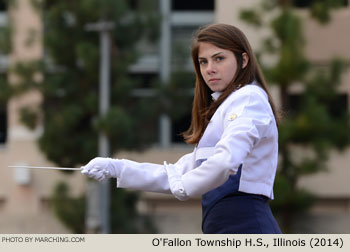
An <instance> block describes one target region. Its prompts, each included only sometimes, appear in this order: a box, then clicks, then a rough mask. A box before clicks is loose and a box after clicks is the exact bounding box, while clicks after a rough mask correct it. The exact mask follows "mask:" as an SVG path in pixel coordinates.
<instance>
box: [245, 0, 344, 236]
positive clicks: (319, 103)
mask: <svg viewBox="0 0 350 252" xmlns="http://www.w3.org/2000/svg"><path fill="white" fill-rule="evenodd" d="M272 2H273V3H272ZM291 3H292V1H288V0H283V1H262V5H261V6H259V7H257V8H255V9H247V10H243V11H242V14H241V18H242V19H243V20H245V21H246V22H248V23H250V24H251V25H254V26H256V27H260V28H261V27H262V26H266V27H270V28H271V31H272V35H271V36H270V37H267V38H265V40H264V42H263V45H264V46H263V48H262V50H261V52H260V53H259V55H260V56H261V55H264V54H267V55H269V56H273V57H274V58H276V59H277V60H276V63H275V64H272V65H271V64H266V65H264V63H263V62H262V64H261V65H262V66H263V67H262V68H263V71H264V73H265V75H266V77H267V79H268V81H269V82H270V83H272V84H275V85H278V87H279V90H280V97H281V101H280V104H281V109H282V114H283V118H282V121H281V123H280V126H279V153H280V163H279V168H278V173H277V176H276V181H275V200H274V201H273V202H272V207H273V210H274V211H275V212H276V213H277V215H278V216H279V217H280V221H281V224H282V228H283V230H284V231H285V232H293V230H292V228H293V227H292V223H293V219H294V217H295V216H296V215H297V214H298V213H301V212H304V211H306V210H307V209H309V208H310V206H311V205H312V204H313V202H314V199H315V197H314V196H313V195H312V194H311V193H309V192H307V191H306V190H302V189H300V188H298V181H299V179H300V178H301V177H302V176H305V175H311V174H314V173H316V172H319V171H325V170H326V161H327V159H328V157H329V152H330V150H331V149H334V148H336V149H338V150H343V149H344V148H345V147H346V146H348V145H349V144H350V132H349V128H348V125H349V115H348V114H347V112H346V110H344V108H341V106H344V104H341V103H339V97H338V96H337V87H338V85H339V84H340V81H341V75H342V72H343V70H344V68H345V66H346V62H345V61H343V60H340V59H334V60H333V61H331V62H329V64H328V65H327V66H326V67H323V68H321V69H320V68H319V67H317V66H316V65H314V64H313V63H312V62H310V60H308V59H307V58H306V56H305V52H304V45H305V43H306V42H305V38H304V35H303V34H304V31H303V29H302V24H303V20H302V18H301V17H300V16H298V15H296V14H295V9H293V7H292V5H291ZM337 6H339V1H313V3H312V5H311V6H310V13H311V15H312V17H314V18H316V19H317V20H319V21H320V23H325V22H328V21H329V19H330V17H331V15H330V11H331V9H330V7H337ZM276 10H277V11H276ZM272 11H273V13H275V14H274V16H273V15H272ZM267 13H270V15H269V16H270V17H271V16H273V18H272V20H269V21H268V23H266V16H267V15H265V14H267ZM276 13H278V14H276ZM295 83H301V84H302V85H303V89H304V91H303V93H302V94H301V95H300V96H297V97H295V99H293V100H292V99H291V96H290V95H289V93H288V89H289V87H290V86H292V85H293V84H295ZM297 150H304V151H303V155H301V154H300V153H299V152H300V151H299V152H298V151H297ZM297 152H298V153H299V154H296V153H297ZM304 153H306V154H304Z"/></svg>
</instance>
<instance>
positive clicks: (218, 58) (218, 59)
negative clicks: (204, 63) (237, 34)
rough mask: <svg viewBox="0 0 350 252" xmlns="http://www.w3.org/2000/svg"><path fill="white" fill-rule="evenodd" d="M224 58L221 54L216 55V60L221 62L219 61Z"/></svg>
mask: <svg viewBox="0 0 350 252" xmlns="http://www.w3.org/2000/svg"><path fill="white" fill-rule="evenodd" d="M223 59H224V57H220V56H219V57H216V61H218V62H219V61H222V60H223Z"/></svg>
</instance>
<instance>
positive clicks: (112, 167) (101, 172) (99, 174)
mask: <svg viewBox="0 0 350 252" xmlns="http://www.w3.org/2000/svg"><path fill="white" fill-rule="evenodd" d="M117 162H118V160H117V159H112V158H103V157H96V158H94V159H92V160H91V161H90V162H89V163H88V164H87V165H85V166H82V167H81V169H82V170H81V173H82V174H84V175H86V176H88V177H90V178H93V179H96V180H98V181H100V182H101V181H103V180H105V179H108V178H116V177H117V172H118V167H117Z"/></svg>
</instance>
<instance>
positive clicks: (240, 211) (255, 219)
mask: <svg viewBox="0 0 350 252" xmlns="http://www.w3.org/2000/svg"><path fill="white" fill-rule="evenodd" d="M202 229H203V233H205V234H280V233H281V230H280V228H279V226H278V224H277V222H276V220H275V218H274V216H273V215H272V212H271V209H270V206H269V200H268V198H267V197H265V196H262V195H255V194H249V193H242V192H236V193H233V194H230V195H227V196H226V197H224V198H222V199H220V200H219V201H218V202H216V203H215V204H214V205H213V206H212V207H211V209H210V210H209V211H208V213H207V215H206V217H205V218H204V219H203V223H202Z"/></svg>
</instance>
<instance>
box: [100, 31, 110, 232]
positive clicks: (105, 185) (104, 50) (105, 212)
mask: <svg viewBox="0 0 350 252" xmlns="http://www.w3.org/2000/svg"><path fill="white" fill-rule="evenodd" d="M109 51H110V41H109V34H108V31H107V30H106V29H104V30H102V31H101V32H100V55H101V56H100V86H99V87H100V90H99V103H100V115H101V116H104V115H105V114H106V113H107V112H108V109H109V104H110V95H109V94H110V88H109V74H110V73H109V72H110V53H109ZM98 141H99V145H98V154H99V156H100V157H108V156H109V153H110V150H109V141H108V138H107V136H106V135H105V134H104V133H100V136H99V139H98ZM100 190H101V192H100V199H101V213H102V214H101V233H105V234H107V233H109V232H110V228H109V227H110V221H109V209H110V203H109V202H110V190H109V180H108V179H107V180H105V181H103V182H102V183H101V184H100Z"/></svg>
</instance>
